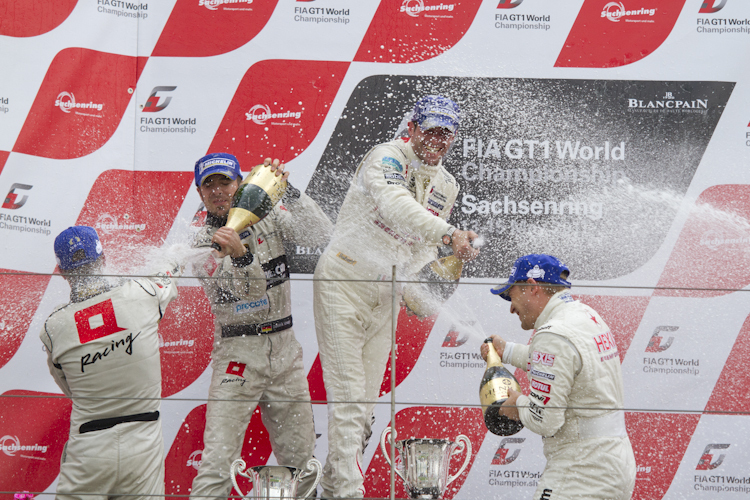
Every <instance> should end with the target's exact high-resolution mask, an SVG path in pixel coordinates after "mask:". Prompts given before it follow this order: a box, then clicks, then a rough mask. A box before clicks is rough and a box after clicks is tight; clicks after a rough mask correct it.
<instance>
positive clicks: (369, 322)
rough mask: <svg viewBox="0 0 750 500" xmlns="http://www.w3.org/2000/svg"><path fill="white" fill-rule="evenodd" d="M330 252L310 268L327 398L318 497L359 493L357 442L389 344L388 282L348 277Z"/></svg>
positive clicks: (364, 429) (366, 426)
mask: <svg viewBox="0 0 750 500" xmlns="http://www.w3.org/2000/svg"><path fill="white" fill-rule="evenodd" d="M337 260H338V259H337V258H336V257H335V256H326V255H324V256H323V257H322V258H321V260H320V262H319V263H318V266H317V268H316V270H315V278H316V281H315V283H314V285H313V289H314V311H315V331H316V334H317V337H318V348H319V350H320V361H321V366H322V368H323V381H324V383H325V388H326V394H327V399H328V458H327V460H326V464H325V467H324V468H323V477H322V479H321V486H322V488H323V495H322V498H362V497H364V495H365V491H364V476H363V468H362V467H363V464H362V452H363V450H362V446H363V439H364V435H365V433H366V432H367V431H369V424H370V418H371V415H372V412H373V409H374V407H375V402H376V401H377V400H378V398H379V395H380V394H379V393H380V386H381V383H382V380H383V373H384V372H385V367H386V363H387V361H388V355H389V353H390V346H391V321H392V318H391V313H392V301H393V298H392V285H391V283H390V282H362V281H321V280H336V279H341V278H344V279H346V278H349V279H351V276H346V271H347V270H349V269H347V268H346V267H345V266H349V264H347V263H345V262H342V263H339V262H337Z"/></svg>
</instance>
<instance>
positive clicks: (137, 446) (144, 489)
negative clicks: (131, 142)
mask: <svg viewBox="0 0 750 500" xmlns="http://www.w3.org/2000/svg"><path fill="white" fill-rule="evenodd" d="M55 255H56V257H57V263H58V266H59V267H60V272H61V274H62V275H63V277H64V278H65V279H66V281H67V282H68V284H69V285H70V288H71V292H70V303H69V304H66V305H63V306H59V307H58V308H56V309H55V310H54V311H53V312H52V314H50V316H49V318H47V321H46V322H45V324H44V328H43V329H42V331H41V334H40V337H41V340H42V342H43V343H44V346H45V348H46V351H47V364H48V365H49V371H50V373H51V374H52V376H53V378H54V379H55V382H57V385H58V386H59V387H60V389H62V391H63V392H64V393H65V395H67V396H69V397H71V398H72V399H73V409H72V411H71V415H70V436H69V438H68V442H67V443H66V445H65V450H64V451H63V455H62V461H61V465H60V481H59V483H58V485H57V498H58V499H61V500H63V499H64V500H72V499H80V500H84V499H91V498H119V495H126V496H127V497H128V498H133V499H150V498H162V497H163V496H164V444H163V441H162V432H161V421H160V420H159V409H160V406H161V399H160V398H161V362H160V358H159V333H158V331H157V325H158V324H159V321H160V320H161V318H162V317H163V316H164V312H165V310H166V308H167V305H168V304H169V303H170V301H171V300H172V299H174V298H175V297H177V286H176V283H175V282H174V281H173V280H172V279H170V278H169V276H178V275H179V274H180V272H181V269H180V267H179V266H176V265H175V266H171V267H172V268H171V269H169V270H167V271H165V272H164V273H161V274H160V275H157V276H155V277H153V278H139V279H133V280H126V281H124V282H122V283H121V284H119V285H113V284H111V283H110V282H109V281H108V280H107V279H105V278H104V277H102V276H100V274H101V272H102V268H103V266H104V260H105V258H104V252H103V248H102V244H101V242H100V241H99V236H98V235H97V233H96V230H94V228H91V227H88V226H73V227H70V228H68V229H66V230H65V231H63V232H62V233H60V234H59V235H58V236H57V238H55Z"/></svg>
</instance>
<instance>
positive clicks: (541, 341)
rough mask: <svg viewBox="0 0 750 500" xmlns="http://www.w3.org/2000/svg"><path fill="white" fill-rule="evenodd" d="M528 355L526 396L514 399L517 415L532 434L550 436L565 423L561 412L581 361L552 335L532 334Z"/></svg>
mask: <svg viewBox="0 0 750 500" xmlns="http://www.w3.org/2000/svg"><path fill="white" fill-rule="evenodd" d="M528 352H529V353H530V354H531V358H530V359H529V361H530V363H529V371H528V376H529V385H530V387H529V395H528V396H521V397H519V398H518V403H517V404H518V407H519V408H518V413H519V415H520V417H521V422H522V423H523V425H524V426H525V427H527V428H528V429H529V430H531V431H532V432H534V433H536V434H540V435H542V436H554V435H555V433H556V432H557V431H558V430H559V429H560V428H561V427H562V425H563V424H564V423H565V409H566V408H567V406H568V400H569V399H570V391H571V389H572V387H573V383H574V381H575V376H576V374H577V373H578V372H579V371H580V369H581V357H580V354H579V353H578V350H577V349H576V348H575V347H574V346H573V344H571V343H570V341H568V340H567V339H565V338H564V337H561V336H560V335H556V334H554V333H552V332H544V333H538V334H536V335H535V336H534V339H533V340H532V341H531V345H530V346H529V347H528Z"/></svg>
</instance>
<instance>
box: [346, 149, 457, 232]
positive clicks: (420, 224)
mask: <svg viewBox="0 0 750 500" xmlns="http://www.w3.org/2000/svg"><path fill="white" fill-rule="evenodd" d="M408 168H412V167H411V166H409V165H406V158H405V157H404V156H403V153H402V152H401V151H400V150H399V149H398V148H396V147H395V146H390V145H382V146H379V147H376V148H375V149H373V150H372V151H371V152H370V154H369V155H368V156H367V157H366V158H365V160H364V161H363V163H362V165H361V166H360V168H359V169H358V172H357V174H356V175H357V178H356V179H354V182H357V183H358V184H359V186H360V188H361V189H364V190H365V191H367V192H368V193H369V194H370V196H372V197H373V199H374V200H375V203H376V205H377V207H378V213H380V215H381V216H382V217H383V218H384V219H385V220H386V221H387V222H388V223H389V225H391V226H392V227H393V228H395V229H396V230H398V231H399V232H402V233H407V234H409V235H411V236H414V237H418V238H420V239H421V240H423V241H425V242H426V243H430V244H434V245H438V244H441V243H442V237H443V235H444V234H446V233H448V230H449V229H451V227H452V226H451V225H450V224H448V222H446V221H445V220H443V219H442V218H440V217H435V216H434V215H432V214H431V213H430V212H428V211H427V209H425V208H424V207H423V206H422V205H420V204H419V203H418V202H417V201H416V200H415V199H414V198H413V197H412V195H411V193H410V192H409V190H408V189H407V187H406V180H405V175H404V174H405V173H406V171H407V169H408Z"/></svg>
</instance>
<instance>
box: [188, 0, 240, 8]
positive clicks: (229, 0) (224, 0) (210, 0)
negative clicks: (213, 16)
mask: <svg viewBox="0 0 750 500" xmlns="http://www.w3.org/2000/svg"><path fill="white" fill-rule="evenodd" d="M233 3H246V4H248V5H250V4H251V3H253V0H198V7H205V8H207V9H208V10H218V8H219V6H221V5H229V4H233Z"/></svg>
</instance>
